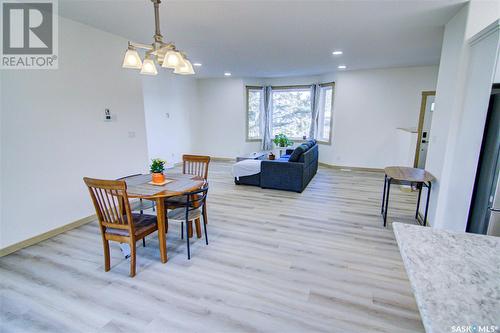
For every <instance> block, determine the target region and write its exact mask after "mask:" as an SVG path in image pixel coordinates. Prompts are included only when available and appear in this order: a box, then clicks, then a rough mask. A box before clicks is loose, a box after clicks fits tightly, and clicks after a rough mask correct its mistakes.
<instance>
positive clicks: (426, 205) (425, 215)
mask: <svg viewBox="0 0 500 333" xmlns="http://www.w3.org/2000/svg"><path fill="white" fill-rule="evenodd" d="M430 197H431V182H429V183H428V184H427V202H426V203H425V213H424V227H425V226H426V225H427V211H428V210H429V199H430Z"/></svg>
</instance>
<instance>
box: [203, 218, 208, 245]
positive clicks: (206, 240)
mask: <svg viewBox="0 0 500 333" xmlns="http://www.w3.org/2000/svg"><path fill="white" fill-rule="evenodd" d="M203 231H204V232H205V244H207V245H208V235H207V224H206V223H205V220H203Z"/></svg>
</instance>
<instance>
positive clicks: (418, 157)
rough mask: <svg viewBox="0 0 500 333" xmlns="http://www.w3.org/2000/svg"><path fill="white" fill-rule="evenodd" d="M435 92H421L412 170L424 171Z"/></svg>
mask: <svg viewBox="0 0 500 333" xmlns="http://www.w3.org/2000/svg"><path fill="white" fill-rule="evenodd" d="M435 97H436V92H435V91H422V101H421V104H420V116H419V117H418V128H417V147H416V149H415V159H414V162H413V167H414V168H419V169H424V168H425V160H426V158H427V150H428V148H429V140H430V134H431V123H432V114H433V112H434V105H435V104H434V99H435Z"/></svg>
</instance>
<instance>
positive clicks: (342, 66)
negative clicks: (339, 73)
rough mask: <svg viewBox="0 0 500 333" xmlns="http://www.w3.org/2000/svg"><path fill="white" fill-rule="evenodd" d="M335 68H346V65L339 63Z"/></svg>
mask: <svg viewBox="0 0 500 333" xmlns="http://www.w3.org/2000/svg"><path fill="white" fill-rule="evenodd" d="M337 68H338V69H346V68H347V66H346V65H339V66H338V67H337Z"/></svg>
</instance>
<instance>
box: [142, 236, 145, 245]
mask: <svg viewBox="0 0 500 333" xmlns="http://www.w3.org/2000/svg"><path fill="white" fill-rule="evenodd" d="M142 247H146V237H144V238H143V239H142Z"/></svg>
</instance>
